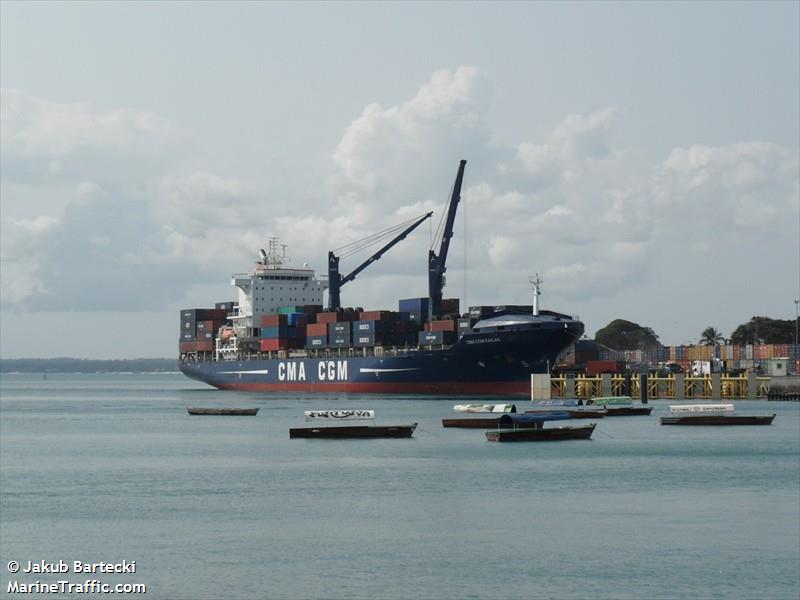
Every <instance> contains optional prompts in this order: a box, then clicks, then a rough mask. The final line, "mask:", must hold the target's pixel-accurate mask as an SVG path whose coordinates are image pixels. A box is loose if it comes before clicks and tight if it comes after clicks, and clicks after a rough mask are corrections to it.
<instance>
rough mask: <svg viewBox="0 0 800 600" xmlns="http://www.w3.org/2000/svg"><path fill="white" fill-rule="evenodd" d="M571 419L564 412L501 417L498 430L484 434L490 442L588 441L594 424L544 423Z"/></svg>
mask: <svg viewBox="0 0 800 600" xmlns="http://www.w3.org/2000/svg"><path fill="white" fill-rule="evenodd" d="M569 418H571V417H570V416H569V414H568V413H566V412H558V413H554V412H551V413H540V414H530V413H525V414H522V415H503V416H502V417H500V418H499V419H498V425H499V427H500V428H499V429H494V430H489V431H487V432H486V439H487V440H489V441H490V442H551V441H556V440H588V439H589V438H590V437H591V436H592V432H593V431H594V427H595V424H594V423H592V424H591V425H582V426H580V427H549V428H545V427H544V423H545V422H546V421H560V420H564V419H569Z"/></svg>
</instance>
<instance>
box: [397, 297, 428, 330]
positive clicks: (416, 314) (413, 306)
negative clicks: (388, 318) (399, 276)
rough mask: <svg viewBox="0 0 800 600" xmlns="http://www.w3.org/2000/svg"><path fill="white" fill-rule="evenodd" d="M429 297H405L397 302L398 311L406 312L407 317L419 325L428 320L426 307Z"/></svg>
mask: <svg viewBox="0 0 800 600" xmlns="http://www.w3.org/2000/svg"><path fill="white" fill-rule="evenodd" d="M429 306H430V299H429V298H427V297H425V298H406V299H404V300H400V301H399V302H398V308H399V309H400V312H401V313H403V312H406V313H408V318H409V319H410V320H411V321H414V322H415V323H418V324H419V325H420V326H421V325H422V324H423V323H427V321H428V308H429Z"/></svg>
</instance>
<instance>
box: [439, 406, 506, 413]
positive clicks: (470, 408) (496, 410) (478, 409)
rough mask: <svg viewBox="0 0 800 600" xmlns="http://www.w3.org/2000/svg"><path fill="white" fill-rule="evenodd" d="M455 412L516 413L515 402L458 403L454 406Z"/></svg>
mask: <svg viewBox="0 0 800 600" xmlns="http://www.w3.org/2000/svg"><path fill="white" fill-rule="evenodd" d="M453 410H454V411H455V412H463V413H515V412H517V406H516V405H515V404H456V405H455V406H454V407H453Z"/></svg>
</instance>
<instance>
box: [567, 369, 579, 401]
mask: <svg viewBox="0 0 800 600" xmlns="http://www.w3.org/2000/svg"><path fill="white" fill-rule="evenodd" d="M577 397H578V396H576V395H575V375H573V374H571V373H570V374H569V375H567V378H566V379H565V380H564V398H577Z"/></svg>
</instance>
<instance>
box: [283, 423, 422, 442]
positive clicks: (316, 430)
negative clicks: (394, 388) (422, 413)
mask: <svg viewBox="0 0 800 600" xmlns="http://www.w3.org/2000/svg"><path fill="white" fill-rule="evenodd" d="M416 428H417V424H416V423H412V424H410V425H337V426H333V427H295V428H292V429H289V437H290V438H329V439H330V438H334V439H344V438H410V437H411V436H412V435H413V434H414V430H415V429H416Z"/></svg>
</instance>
